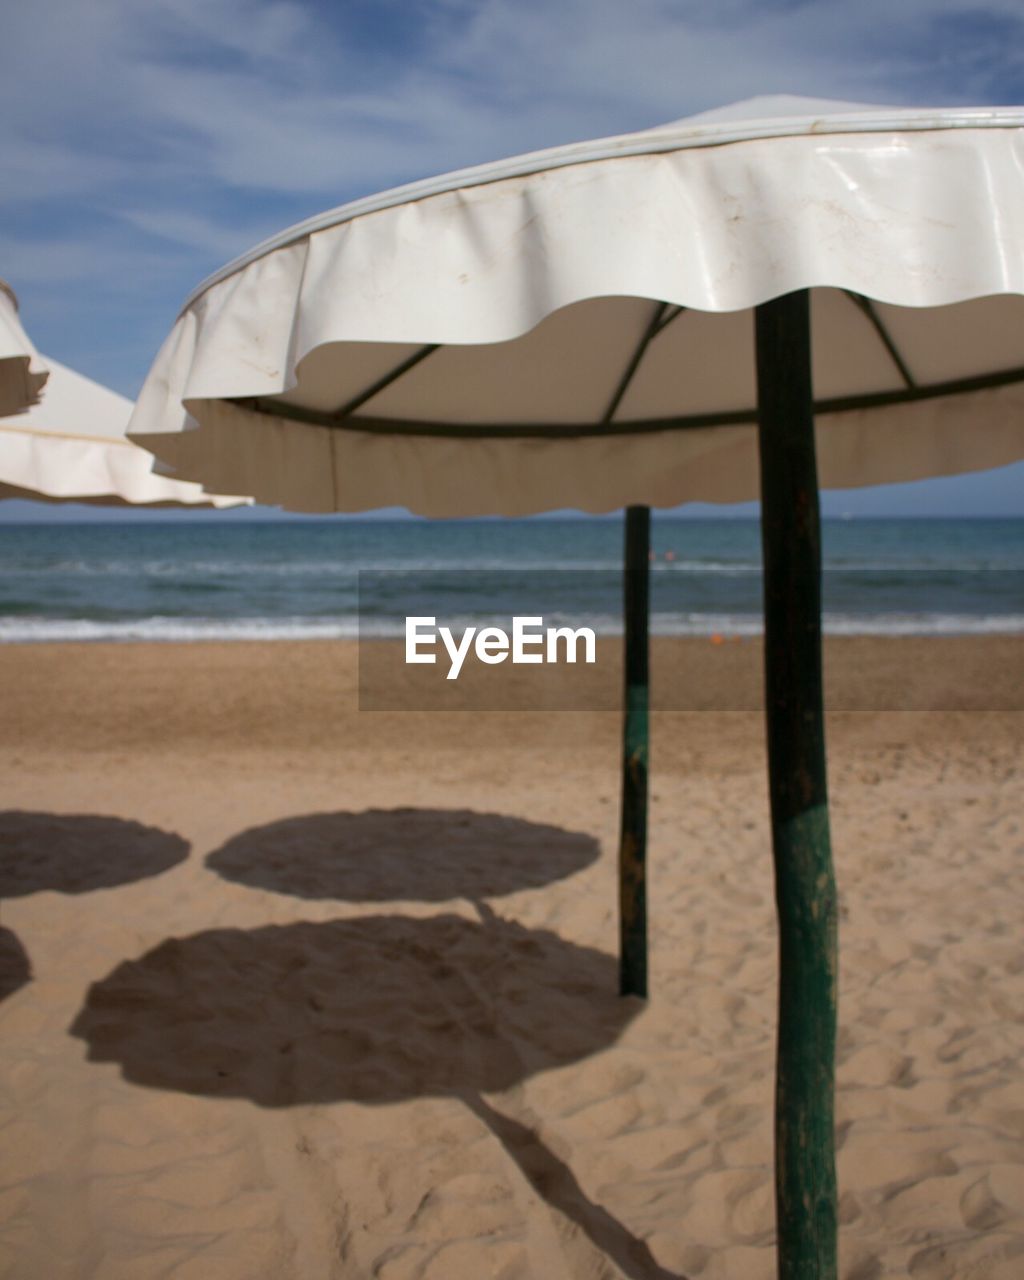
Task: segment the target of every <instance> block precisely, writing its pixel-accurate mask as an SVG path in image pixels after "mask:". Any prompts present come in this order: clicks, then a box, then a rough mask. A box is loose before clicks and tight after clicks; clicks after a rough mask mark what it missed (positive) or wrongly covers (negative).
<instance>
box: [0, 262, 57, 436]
mask: <svg viewBox="0 0 1024 1280" xmlns="http://www.w3.org/2000/svg"><path fill="white" fill-rule="evenodd" d="M46 373H47V370H46V366H45V364H44V363H43V362H42V360H40V358H39V353H38V352H37V351H36V349H35V347H34V346H33V345H32V343H31V342H30V341H29V338H28V335H27V334H26V333H25V330H24V329H23V328H22V327H21V320H20V319H19V318H18V299H17V296H16V295H15V292H14V290H13V289H12V288H11V286H10V285H9V284H8V283H7V282H6V281H5V280H0V417H4V416H6V415H7V414H10V413H21V411H22V410H23V409H27V408H29V406H30V405H33V404H35V403H36V402H37V401H38V400H39V393H40V391H41V390H42V388H43V385H44V384H45V382H46Z"/></svg>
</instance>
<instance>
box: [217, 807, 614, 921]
mask: <svg viewBox="0 0 1024 1280" xmlns="http://www.w3.org/2000/svg"><path fill="white" fill-rule="evenodd" d="M599 853H600V847H599V845H598V843H597V841H596V840H595V839H594V837H593V836H589V835H586V834H584V833H583V832H578V831H566V830H565V829H564V828H562V827H555V826H549V825H547V824H544V823H538V822H528V821H526V820H525V819H523V818H513V817H508V816H506V815H504V814H497V813H475V812H473V811H472V810H469V809H368V810H365V811H364V812H361V813H318V814H309V815H306V816H303V817H298V818H286V819H284V820H283V821H281V822H272V823H270V824H268V825H267V826H263V827H254V828H253V829H252V830H249V831H243V832H242V833H241V834H240V835H237V836H234V837H233V838H232V839H231V840H229V841H228V842H227V843H226V844H224V845H222V846H221V848H219V849H217V850H216V851H215V852H213V853H211V854H210V856H209V857H208V858H207V860H206V865H207V866H208V867H209V868H210V870H211V871H215V872H217V874H218V875H221V876H223V877H224V878H225V879H226V880H233V881H237V882H239V883H241V884H246V885H249V886H250V887H253V888H260V889H270V890H272V891H273V892H275V893H287V894H292V895H293V896H295V897H298V898H336V899H340V900H342V901H345V902H396V901H406V902H448V901H450V900H451V899H452V898H469V899H472V900H477V899H480V898H490V897H501V896H502V895H504V894H507V893H514V892H516V891H517V890H521V889H534V888H539V887H541V886H542V885H546V884H550V883H551V882H552V881H554V880H562V879H565V878H566V877H567V876H571V875H574V874H575V873H576V872H578V871H582V870H583V868H584V867H586V866H589V865H590V864H591V863H592V862H595V861H596V860H597V857H598V855H599Z"/></svg>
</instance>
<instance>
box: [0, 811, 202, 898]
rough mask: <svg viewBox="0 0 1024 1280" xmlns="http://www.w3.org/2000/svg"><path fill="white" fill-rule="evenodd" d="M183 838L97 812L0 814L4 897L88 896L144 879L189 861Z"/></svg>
mask: <svg viewBox="0 0 1024 1280" xmlns="http://www.w3.org/2000/svg"><path fill="white" fill-rule="evenodd" d="M188 851H189V844H188V841H186V840H183V839H182V838H181V836H177V835H173V834H171V833H170V832H167V831H159V830H158V829H157V828H156V827H147V826H144V825H143V824H142V823H141V822H130V821H127V820H126V819H124V818H108V817H101V816H98V815H94V814H61V813H30V812H23V811H20V810H7V811H5V812H0V898H20V897H24V896H25V895H26V894H30V893H39V892H40V891H41V890H44V889H51V890H54V891H55V892H57V893H88V892H90V891H92V890H94V889H112V888H115V887H116V886H118V885H122V884H129V883H131V882H132V881H135V880H144V879H146V878H147V877H149V876H157V875H160V874H161V873H162V872H164V871H168V870H170V868H171V867H173V866H176V865H177V864H178V863H179V862H183V861H184V860H185V859H186V858H187V857H188Z"/></svg>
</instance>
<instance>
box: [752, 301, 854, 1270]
mask: <svg viewBox="0 0 1024 1280" xmlns="http://www.w3.org/2000/svg"><path fill="white" fill-rule="evenodd" d="M755 334H756V348H757V385H758V404H759V436H760V454H761V543H762V552H763V556H764V621H765V638H764V653H765V710H766V716H767V733H768V781H769V790H770V795H771V824H772V850H773V857H774V863H775V898H776V906H777V910H778V920H779V1027H778V1048H777V1057H776V1083H775V1202H776V1220H777V1228H778V1245H777V1248H778V1274H779V1277H780V1280H835V1275H836V1177H835V1149H834V1148H835V1143H834V1132H833V1099H834V1092H835V1039H836V963H837V959H836V958H837V951H836V890H835V880H834V877H833V871H832V853H831V847H830V840H829V823H828V795H827V790H826V777H825V726H824V712H823V698H822V664H821V526H820V519H819V507H818V478H817V466H816V462H815V450H814V411H813V399H812V386H811V341H810V305H809V295H808V293H807V291H806V290H802V291H800V292H799V293H791V294H787V295H785V296H784V297H781V298H776V299H774V300H772V301H771V302H766V303H764V304H762V305H761V306H759V307H757V309H756V315H755Z"/></svg>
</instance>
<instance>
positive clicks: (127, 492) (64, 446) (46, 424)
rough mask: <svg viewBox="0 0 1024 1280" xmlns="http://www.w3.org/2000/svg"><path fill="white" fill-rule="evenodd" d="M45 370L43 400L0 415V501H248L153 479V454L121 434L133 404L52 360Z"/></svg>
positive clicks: (169, 503)
mask: <svg viewBox="0 0 1024 1280" xmlns="http://www.w3.org/2000/svg"><path fill="white" fill-rule="evenodd" d="M47 365H48V368H49V379H48V381H47V383H46V387H45V389H44V391H43V394H42V399H41V401H40V402H39V403H38V404H35V405H33V406H32V407H31V408H28V409H25V410H24V411H23V412H21V413H18V414H16V415H14V416H13V417H7V416H4V417H0V498H32V499H34V500H36V501H47V502H86V503H90V504H97V505H101V506H119V505H125V504H131V505H143V504H144V505H147V506H212V507H217V508H220V507H233V506H238V505H240V504H242V503H248V502H251V499H249V498H236V497H226V496H222V495H220V494H211V493H206V492H204V490H203V488H202V486H201V485H198V484H191V483H187V482H185V481H182V480H172V479H169V478H168V477H166V476H162V475H157V474H155V473H154V471H153V469H152V468H153V465H154V463H155V461H156V460H155V459H154V457H153V455H152V454H149V453H147V452H146V451H145V450H144V449H140V448H139V447H138V445H135V444H132V443H131V441H130V440H128V439H127V438H126V436H125V428H126V427H127V425H128V419H129V418H130V417H131V412H132V402H131V401H130V400H127V399H125V397H124V396H120V395H118V394H117V393H116V392H114V391H110V390H108V388H106V387H103V386H100V384H99V383H97V382H93V381H92V380H91V379H90V378H85V377H83V376H82V375H81V374H80V373H75V372H74V370H73V369H68V368H66V367H65V366H64V365H62V364H60V363H58V361H56V360H48V361H47Z"/></svg>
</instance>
